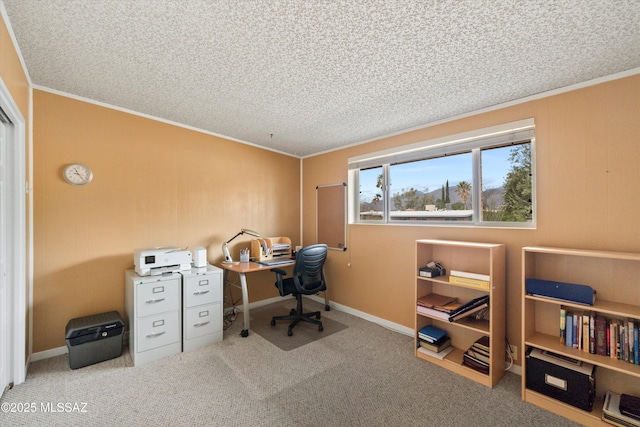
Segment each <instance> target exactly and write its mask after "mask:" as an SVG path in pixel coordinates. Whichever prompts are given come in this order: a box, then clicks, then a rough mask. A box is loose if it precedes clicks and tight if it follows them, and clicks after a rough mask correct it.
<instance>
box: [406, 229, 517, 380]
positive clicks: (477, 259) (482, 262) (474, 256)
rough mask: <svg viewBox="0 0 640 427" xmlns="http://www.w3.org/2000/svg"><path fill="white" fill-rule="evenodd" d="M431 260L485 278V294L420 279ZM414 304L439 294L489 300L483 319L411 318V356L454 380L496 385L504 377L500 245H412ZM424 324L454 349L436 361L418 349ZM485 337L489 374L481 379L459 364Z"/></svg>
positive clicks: (426, 242) (439, 279) (474, 288)
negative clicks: (439, 331)
mask: <svg viewBox="0 0 640 427" xmlns="http://www.w3.org/2000/svg"><path fill="white" fill-rule="evenodd" d="M430 261H436V262H438V263H440V264H441V265H442V266H443V267H444V268H445V269H446V270H447V271H450V270H458V271H464V272H473V273H476V274H481V275H486V276H488V277H489V278H490V280H489V289H486V290H485V289H479V288H478V287H477V286H469V285H464V284H454V283H450V281H449V276H446V275H445V276H439V277H433V278H430V277H423V276H420V275H419V274H418V271H419V269H420V268H421V267H424V266H425V265H427V263H428V262H430ZM415 271H416V276H415V285H416V294H415V298H416V301H417V300H418V299H419V298H421V297H423V296H425V295H428V294H431V293H434V294H440V295H446V296H450V297H456V298H458V301H459V302H461V303H464V302H467V301H470V300H472V299H474V298H478V297H481V296H485V295H488V296H489V315H488V319H482V320H473V319H471V318H462V319H458V320H456V321H454V322H449V321H448V320H443V319H440V318H437V317H434V316H431V315H429V314H424V313H420V312H418V311H417V310H416V313H415V347H416V350H415V355H416V357H418V358H420V359H423V360H426V361H428V362H431V363H434V364H436V365H438V366H441V367H443V368H445V369H448V370H450V371H453V372H455V373H457V374H459V375H462V376H464V377H466V378H469V379H471V380H473V381H476V382H478V383H480V384H483V385H485V386H487V387H493V386H495V385H496V384H497V383H498V381H500V379H501V378H502V377H503V376H504V367H505V359H504V358H505V248H504V245H501V244H490V243H474V242H460V241H447V240H417V241H416V266H415ZM426 325H434V326H436V327H438V328H440V329H443V330H445V331H446V332H447V334H448V335H449V337H450V338H451V345H452V346H453V347H454V350H453V351H452V352H451V353H449V354H448V355H447V356H446V357H445V358H444V359H442V360H440V359H437V358H435V357H432V356H429V355H427V354H424V353H422V352H419V351H418V350H417V348H418V346H419V338H418V331H419V330H420V329H421V328H423V327H424V326H426ZM483 336H486V337H489V341H490V350H489V374H488V375H486V374H483V373H481V372H478V371H476V370H474V369H472V368H469V367H467V366H465V365H463V364H462V362H463V357H464V353H465V351H466V350H467V349H468V348H469V347H470V346H471V345H472V344H473V343H474V342H475V341H476V340H477V339H479V338H481V337H483Z"/></svg>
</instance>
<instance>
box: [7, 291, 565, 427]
mask: <svg viewBox="0 0 640 427" xmlns="http://www.w3.org/2000/svg"><path fill="white" fill-rule="evenodd" d="M312 306H313V304H311V305H309V308H310V309H311V308H312ZM315 307H319V308H320V309H322V305H321V304H317V303H316V304H315ZM313 309H314V310H315V309H316V308H313ZM322 317H323V318H329V319H332V320H335V321H337V322H339V323H341V324H344V325H346V326H348V327H347V328H345V329H343V330H341V331H340V332H336V333H333V334H331V335H329V336H324V337H323V338H321V339H318V340H315V341H313V342H311V343H309V344H306V345H303V346H300V347H298V348H295V349H293V350H290V351H283V350H282V349H280V348H279V347H277V346H275V345H273V344H272V343H270V342H269V341H267V340H266V339H264V338H263V337H262V336H261V335H259V334H257V333H251V334H250V335H249V337H247V338H242V337H241V336H240V330H241V329H242V320H241V317H238V320H236V321H235V322H234V323H233V324H232V325H231V327H230V328H229V329H227V330H225V332H224V340H223V341H222V342H219V343H216V344H213V345H209V346H205V347H201V348H198V349H196V350H193V351H190V352H187V353H180V354H178V355H175V356H170V357H166V358H164V359H162V360H158V361H157V362H153V363H149V364H147V365H144V366H137V367H132V366H131V358H130V357H129V354H128V351H127V350H125V354H124V355H123V356H122V357H119V358H117V359H113V360H110V361H107V362H103V363H99V364H96V365H92V366H89V367H86V368H81V369H76V370H71V369H69V359H68V356H67V355H63V356H58V357H54V358H51V359H46V360H41V361H38V362H34V363H32V364H31V367H30V368H29V373H28V376H27V380H26V382H24V383H23V384H20V385H18V386H15V387H14V388H13V389H12V390H8V391H7V392H5V393H4V395H3V396H2V398H0V409H3V408H8V409H12V408H13V409H16V410H14V411H11V410H9V411H8V412H0V425H1V426H3V427H4V426H12V427H13V426H54V427H55V426H64V427H69V426H81V427H86V426H91V427H93V426H107V427H115V426H123V427H131V426H189V427H192V426H223V427H226V426H252V427H253V426H261V427H262V426H274V427H276V426H277V427H305V426H323V427H324V426H348V427H352V426H356V427H357V426H363V427H365V426H366V427H377V426H380V427H387V426H394V427H395V426H438V427H440V426H443V427H448V426H465V427H476V426H477V427H488V426H491V427H495V426H505V427H507V426H508V427H512V426H518V427H540V426H553V427H575V426H576V425H577V424H575V423H572V422H570V421H568V420H566V419H564V418H561V417H558V416H556V415H554V414H551V413H549V412H547V411H544V410H543V409H540V408H537V407H535V406H533V405H530V404H528V403H525V402H523V401H522V399H521V390H520V384H521V383H520V380H521V378H520V377H519V376H517V375H514V374H507V375H506V377H505V378H503V379H502V381H500V383H498V385H497V386H496V387H495V388H493V389H489V388H487V387H484V386H481V385H479V384H477V383H475V382H473V381H470V380H468V379H466V378H463V377H461V376H459V375H456V374H454V373H452V372H449V371H447V370H445V369H442V368H440V367H438V366H435V365H433V364H430V363H428V362H425V361H424V360H420V359H418V358H416V357H415V355H414V347H413V346H414V342H413V338H412V337H408V336H406V335H402V334H399V333H397V332H393V331H390V330H387V329H385V328H383V327H381V326H379V325H376V324H374V323H371V322H368V321H366V320H363V319H360V318H358V317H355V316H352V315H349V314H346V313H344V312H341V311H339V310H336V309H332V310H331V311H328V312H323V314H322ZM278 328H279V327H278ZM283 328H284V329H285V331H284V332H285V335H286V327H283ZM316 332H317V331H316ZM61 333H62V332H61ZM25 404H28V405H32V404H33V406H30V408H33V409H35V410H34V411H32V412H26V411H25V409H24V408H25V406H24V405H25ZM66 405H68V406H66ZM74 405H78V406H74ZM18 409H21V411H19V410H18Z"/></svg>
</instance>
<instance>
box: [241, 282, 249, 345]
mask: <svg viewBox="0 0 640 427" xmlns="http://www.w3.org/2000/svg"><path fill="white" fill-rule="evenodd" d="M239 275H240V285H241V286H242V315H243V317H244V325H243V328H244V329H242V332H240V335H241V336H242V337H243V338H244V337H248V336H249V291H248V290H247V275H246V274H245V273H239Z"/></svg>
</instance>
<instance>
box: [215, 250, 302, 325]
mask: <svg viewBox="0 0 640 427" xmlns="http://www.w3.org/2000/svg"><path fill="white" fill-rule="evenodd" d="M295 263H296V262H295V261H294V260H291V262H288V263H286V264H277V265H262V264H258V263H255V262H253V261H252V262H240V263H236V264H224V263H222V264H220V266H221V267H222V268H223V269H225V273H226V272H227V271H233V272H235V273H238V276H240V286H241V288H242V314H243V317H244V326H243V329H242V332H241V333H240V335H242V336H243V337H247V336H249V327H250V325H249V291H248V290H247V273H253V272H254V271H269V270H273V269H274V268H284V267H290V266H292V265H294V264H295ZM274 281H275V276H274ZM224 282H225V283H227V280H226V274H225V280H224Z"/></svg>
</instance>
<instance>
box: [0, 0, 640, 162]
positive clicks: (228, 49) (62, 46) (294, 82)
mask: <svg viewBox="0 0 640 427" xmlns="http://www.w3.org/2000/svg"><path fill="white" fill-rule="evenodd" d="M0 1H2V3H3V4H4V7H5V9H6V12H7V14H8V18H9V23H10V25H11V27H12V29H13V31H14V33H15V36H16V39H17V41H18V45H19V48H20V50H21V52H22V55H23V57H24V60H25V62H26V66H27V69H28V71H29V75H30V77H31V80H32V83H33V84H34V85H36V86H38V87H42V88H48V89H53V90H56V91H61V92H65V93H68V94H72V95H76V96H79V97H84V98H89V99H92V100H95V101H99V102H102V103H106V104H110V105H113V106H117V107H120V108H124V109H128V110H133V111H136V112H139V113H143V114H147V115H151V116H154V117H158V118H161V119H165V120H169V121H172V122H177V123H181V124H184V125H188V126H191V127H195V128H198V129H202V130H205V131H209V132H213V133H215V134H219V135H223V136H227V137H231V138H234V139H237V140H240V141H245V142H249V143H252V144H257V145H261V146H265V147H268V148H270V149H273V150H277V151H282V152H286V153H290V154H293V155H296V156H305V155H309V154H313V153H318V152H323V151H327V150H331V149H334V148H338V147H341V146H345V145H351V144H355V143H359V142H363V141H367V140H371V139H374V138H376V137H380V136H384V135H388V134H392V133H395V132H399V131H401V130H404V129H409V128H415V127H419V126H422V125H426V124H429V123H433V122H435V121H439V120H443V119H447V118H450V117H454V116H458V115H461V114H465V113H468V112H471V111H475V110H478V109H481V108H485V107H490V106H493V105H496V104H500V103H504V102H508V101H512V100H516V99H520V98H523V97H526V96H529V95H534V94H537V93H540V92H544V91H548V90H552V89H556V88H560V87H565V86H568V85H572V84H575V83H580V82H584V81H587V80H591V79H594V78H598V77H603V76H608V75H611V74H615V73H618V72H622V71H627V70H631V69H635V68H637V67H640V1H638V0H628V1H613V0H587V1H577V0H558V1H552V0H547V1H536V0H531V1H523V0H491V1H489V0H487V1H480V0H476V1H459V0H451V1H438V0H429V1H427V0H425V1H420V0H415V1H408V0H395V1H375V0H342V1H320V0H318V1H311V0H307V1H304V0H297V1H296V0H281V1H276V0H256V1H239V0H226V1H213V0H208V1H207V0H153V1H149V0H126V1H125V0H48V1H41V0H0Z"/></svg>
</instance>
